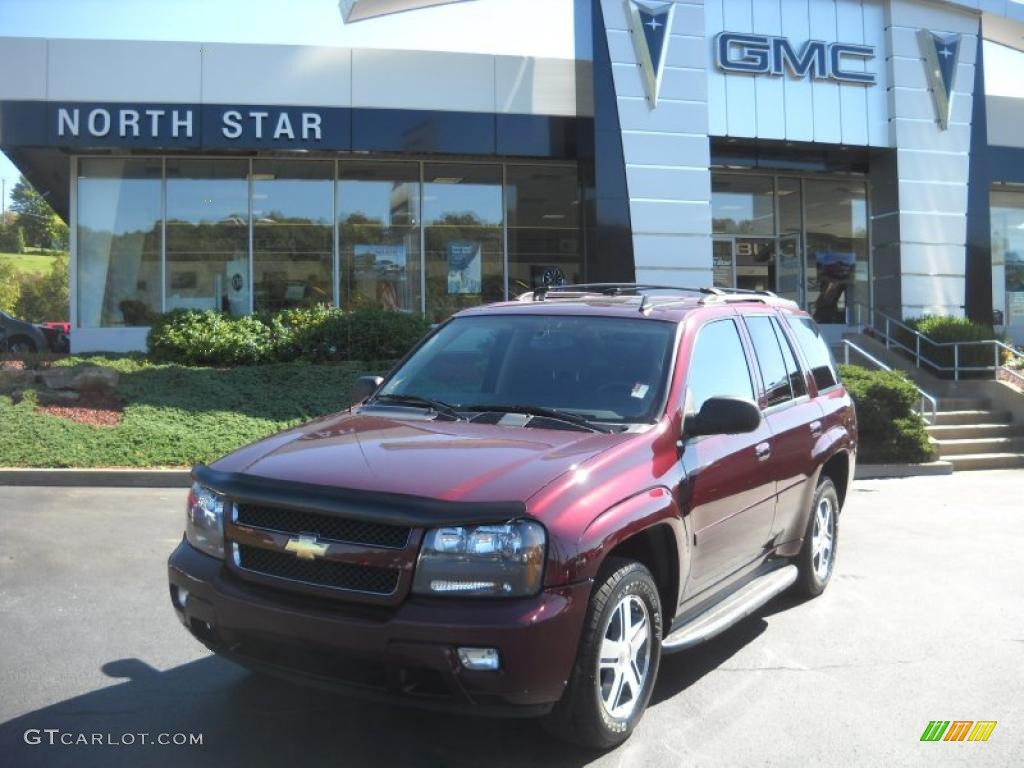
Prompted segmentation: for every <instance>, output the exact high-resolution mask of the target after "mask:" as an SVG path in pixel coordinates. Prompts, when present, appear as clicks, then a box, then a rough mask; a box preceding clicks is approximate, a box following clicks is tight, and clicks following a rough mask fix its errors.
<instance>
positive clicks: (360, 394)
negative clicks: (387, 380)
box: [352, 376, 384, 405]
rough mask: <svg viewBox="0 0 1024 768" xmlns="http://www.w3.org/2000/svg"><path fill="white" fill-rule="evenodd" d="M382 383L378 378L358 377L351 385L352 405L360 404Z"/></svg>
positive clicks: (382, 380)
mask: <svg viewBox="0 0 1024 768" xmlns="http://www.w3.org/2000/svg"><path fill="white" fill-rule="evenodd" d="M383 383H384V379H383V378H381V377H380V376H360V377H359V378H358V379H356V380H355V383H354V384H353V385H352V404H353V405H355V404H356V403H361V402H363V400H365V399H366V398H368V397H369V396H370V395H372V394H373V393H374V392H376V391H377V387H379V386H380V385H381V384H383Z"/></svg>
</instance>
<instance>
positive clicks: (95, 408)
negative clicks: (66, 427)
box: [36, 392, 124, 427]
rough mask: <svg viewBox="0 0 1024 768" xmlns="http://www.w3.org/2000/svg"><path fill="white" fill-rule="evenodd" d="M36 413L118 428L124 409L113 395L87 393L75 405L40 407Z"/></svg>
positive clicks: (92, 425) (93, 425) (97, 425)
mask: <svg viewBox="0 0 1024 768" xmlns="http://www.w3.org/2000/svg"><path fill="white" fill-rule="evenodd" d="M36 413H45V414H48V415H50V416H57V417H59V418H62V419H68V420H69V421H73V422H75V423H77V424H87V425H88V426H91V427H116V426H117V425H118V424H120V423H121V417H122V416H123V415H124V407H123V405H122V403H121V401H120V400H118V399H117V398H116V397H114V396H113V395H108V394H100V393H91V392H86V393H83V394H82V399H81V400H79V401H78V402H77V403H75V404H74V405H40V406H39V407H37V408H36Z"/></svg>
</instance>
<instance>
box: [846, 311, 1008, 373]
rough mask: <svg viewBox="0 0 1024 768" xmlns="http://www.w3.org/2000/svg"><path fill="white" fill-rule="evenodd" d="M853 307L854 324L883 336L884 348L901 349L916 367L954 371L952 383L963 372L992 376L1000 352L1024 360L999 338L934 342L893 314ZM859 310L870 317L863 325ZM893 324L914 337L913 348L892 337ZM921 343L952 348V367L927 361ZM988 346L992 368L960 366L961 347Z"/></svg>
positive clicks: (997, 366)
mask: <svg viewBox="0 0 1024 768" xmlns="http://www.w3.org/2000/svg"><path fill="white" fill-rule="evenodd" d="M852 305H853V306H854V307H856V309H857V312H856V315H855V317H856V324H857V325H867V326H868V327H870V328H871V329H873V330H874V331H876V332H880V333H881V334H882V339H883V341H884V342H885V348H886V349H892V348H894V347H895V348H896V349H899V350H902V351H904V352H906V353H907V354H909V355H912V356H913V357H914V362H915V364H916V365H917V367H918V368H920V367H922V364H925V365H927V366H928V367H930V368H932V369H933V370H935V371H943V372H946V371H952V372H953V379H954V380H955V381H960V373H961V372H966V371H985V372H989V371H991V372H992V373H995V371H997V370H999V368H1001V367H1002V364H1001V360H1000V350H1005V351H1006V352H1009V353H1010V354H1011V355H1012V356H1013V357H1019V358H1020V359H1021V360H1024V354H1022V353H1021V352H1019V351H1017V350H1016V349H1014V348H1013V347H1011V346H1010V345H1009V344H1006V343H1005V342H1002V341H1000V340H999V339H988V340H986V341H935V340H934V339H932V338H930V337H928V336H925V335H924V334H923V333H921V332H920V331H919V330H917V329H916V328H912V327H911V326H909V325H907V324H906V323H904V322H903V321H902V320H899V319H897V318H895V317H893V316H892V315H890V314H887V313H886V312H883V311H881V310H880V309H876V308H874V307H866V306H865V305H864V304H862V303H861V302H852ZM862 309H867V310H868V312H869V318H868V322H867V323H866V324H865V323H863V322H862V321H863V318H862V316H861V310H862ZM875 315H878V316H880V317H881V318H883V319H884V321H885V322H884V331H883V330H882V329H880V328H879V327H878V326H877V325H876V324H875ZM894 325H895V326H896V327H898V328H901V329H903V330H904V331H907V332H908V333H910V334H911V335H912V336H913V338H914V346H913V348H911V347H908V346H907V345H906V344H903V343H901V342H900V341H898V340H897V339H896V338H895V337H894V336H893V335H892V327H893V326H894ZM922 343H923V344H928V345H931V346H932V347H952V348H953V365H940V364H939V363H937V362H935V361H934V360H932V359H930V358H929V357H928V356H927V355H925V354H924V353H922V351H921V345H922ZM988 345H991V347H992V365H983V366H978V365H974V366H970V365H960V348H961V347H971V346H975V347H976V346H988Z"/></svg>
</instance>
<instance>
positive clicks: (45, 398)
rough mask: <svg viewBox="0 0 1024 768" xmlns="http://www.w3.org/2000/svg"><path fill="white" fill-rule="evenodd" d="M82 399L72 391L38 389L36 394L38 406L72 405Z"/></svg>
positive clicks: (77, 393)
mask: <svg viewBox="0 0 1024 768" xmlns="http://www.w3.org/2000/svg"><path fill="white" fill-rule="evenodd" d="M81 399H82V395H81V394H80V393H79V392H75V391H74V390H73V389H40V390H39V391H38V392H36V402H37V403H39V405H73V404H74V403H77V402H78V401H79V400H81Z"/></svg>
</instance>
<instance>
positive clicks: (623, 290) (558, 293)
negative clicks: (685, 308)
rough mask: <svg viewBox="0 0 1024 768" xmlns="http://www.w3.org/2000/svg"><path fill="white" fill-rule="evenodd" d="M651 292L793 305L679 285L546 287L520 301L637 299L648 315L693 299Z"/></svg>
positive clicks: (741, 291)
mask: <svg viewBox="0 0 1024 768" xmlns="http://www.w3.org/2000/svg"><path fill="white" fill-rule="evenodd" d="M650 291H672V292H673V293H676V294H679V293H691V294H697V295H698V296H699V297H700V298H699V299H698V300H697V303H698V304H701V305H706V304H713V303H732V302H744V301H757V302H762V303H764V304H780V305H786V306H789V305H792V304H794V303H793V302H791V301H789V300H788V299H783V298H780V297H779V296H778V295H776V294H775V293H773V292H771V291H756V290H751V289H748V288H716V287H709V286H701V287H696V288H695V287H689V286H679V285H656V284H652V283H573V284H570V285H549V286H543V287H541V288H537V289H536V290H534V291H530V292H528V293H524V294H522V295H521V296H520V297H519V301H546V300H547V299H548V297H549V296H551V298H559V299H582V298H585V297H587V296H639V297H640V314H642V315H648V314H650V313H651V311H652V310H653V309H655V308H667V307H671V306H673V305H676V304H682V303H685V302H691V301H693V297H690V298H686V299H683V298H679V297H676V296H671V297H668V296H666V297H658V296H653V295H652V294H651V293H650Z"/></svg>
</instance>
